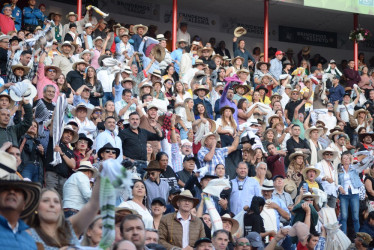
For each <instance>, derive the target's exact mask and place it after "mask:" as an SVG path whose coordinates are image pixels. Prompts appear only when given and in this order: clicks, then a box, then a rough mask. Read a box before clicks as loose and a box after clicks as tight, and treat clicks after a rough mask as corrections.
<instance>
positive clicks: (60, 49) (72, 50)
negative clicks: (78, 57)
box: [58, 41, 75, 53]
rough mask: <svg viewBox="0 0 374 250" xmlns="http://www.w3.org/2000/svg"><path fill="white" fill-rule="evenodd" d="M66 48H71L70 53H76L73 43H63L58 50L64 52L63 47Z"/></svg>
mask: <svg viewBox="0 0 374 250" xmlns="http://www.w3.org/2000/svg"><path fill="white" fill-rule="evenodd" d="M64 46H70V48H71V52H70V53H74V51H75V46H74V45H73V44H71V42H69V41H65V42H63V43H61V44H60V45H58V50H59V51H62V47H64Z"/></svg>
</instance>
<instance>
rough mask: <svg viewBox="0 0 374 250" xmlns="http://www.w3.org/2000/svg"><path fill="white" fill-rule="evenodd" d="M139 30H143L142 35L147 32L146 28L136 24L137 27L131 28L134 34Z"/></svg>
mask: <svg viewBox="0 0 374 250" xmlns="http://www.w3.org/2000/svg"><path fill="white" fill-rule="evenodd" d="M139 28H143V29H144V33H143V34H146V33H147V31H148V27H147V26H145V25H143V24H137V25H134V27H132V32H134V33H135V34H136V33H137V32H138V29H139Z"/></svg>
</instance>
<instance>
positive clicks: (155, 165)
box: [144, 161, 164, 172]
mask: <svg viewBox="0 0 374 250" xmlns="http://www.w3.org/2000/svg"><path fill="white" fill-rule="evenodd" d="M144 170H145V171H160V172H164V169H162V168H161V166H160V163H159V162H158V161H150V162H149V163H148V166H147V167H146V168H145V169H144Z"/></svg>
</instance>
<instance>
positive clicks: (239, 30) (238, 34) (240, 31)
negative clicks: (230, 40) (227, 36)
mask: <svg viewBox="0 0 374 250" xmlns="http://www.w3.org/2000/svg"><path fill="white" fill-rule="evenodd" d="M245 34H247V30H246V29H244V28H243V27H236V28H235V30H234V36H235V37H241V36H244V35H245Z"/></svg>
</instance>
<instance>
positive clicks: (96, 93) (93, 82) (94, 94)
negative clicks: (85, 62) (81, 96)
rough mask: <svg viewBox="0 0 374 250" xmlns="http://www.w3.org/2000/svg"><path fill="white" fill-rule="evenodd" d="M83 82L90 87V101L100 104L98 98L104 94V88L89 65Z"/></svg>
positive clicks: (96, 104)
mask: <svg viewBox="0 0 374 250" xmlns="http://www.w3.org/2000/svg"><path fill="white" fill-rule="evenodd" d="M84 82H85V84H86V85H87V86H88V87H89V88H90V89H91V93H90V103H91V104H92V105H94V106H100V98H101V97H103V96H104V90H103V86H102V85H101V82H100V81H99V80H97V76H96V70H95V68H94V67H91V66H90V67H88V68H87V69H86V78H85V79H84Z"/></svg>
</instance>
